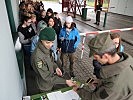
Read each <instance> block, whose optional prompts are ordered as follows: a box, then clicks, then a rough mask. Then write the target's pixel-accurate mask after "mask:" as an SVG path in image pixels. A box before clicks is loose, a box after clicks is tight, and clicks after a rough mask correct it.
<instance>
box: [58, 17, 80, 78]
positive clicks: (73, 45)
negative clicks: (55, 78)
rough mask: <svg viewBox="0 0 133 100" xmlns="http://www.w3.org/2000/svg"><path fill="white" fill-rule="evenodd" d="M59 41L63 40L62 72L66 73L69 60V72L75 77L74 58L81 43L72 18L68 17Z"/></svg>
mask: <svg viewBox="0 0 133 100" xmlns="http://www.w3.org/2000/svg"><path fill="white" fill-rule="evenodd" d="M59 39H60V40H61V61H62V70H63V69H64V71H66V67H67V63H68V62H67V60H68V59H69V61H70V66H69V70H70V71H69V72H70V76H71V77H74V76H75V75H74V71H73V66H74V58H75V51H76V49H77V47H78V44H79V43H80V35H79V32H78V30H77V28H75V24H74V22H73V19H72V17H71V16H68V17H66V20H65V24H64V27H63V28H62V29H61V31H60V34H59Z"/></svg>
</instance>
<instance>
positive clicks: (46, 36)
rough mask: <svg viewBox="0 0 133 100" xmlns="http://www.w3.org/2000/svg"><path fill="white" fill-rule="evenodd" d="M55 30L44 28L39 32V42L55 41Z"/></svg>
mask: <svg viewBox="0 0 133 100" xmlns="http://www.w3.org/2000/svg"><path fill="white" fill-rule="evenodd" d="M55 34H56V33H55V30H54V29H53V28H51V27H46V28H44V29H43V30H41V31H40V34H39V40H48V41H54V40H55Z"/></svg>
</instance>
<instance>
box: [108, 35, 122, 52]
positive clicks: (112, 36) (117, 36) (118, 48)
mask: <svg viewBox="0 0 133 100" xmlns="http://www.w3.org/2000/svg"><path fill="white" fill-rule="evenodd" d="M110 37H111V39H112V40H113V39H115V38H119V45H118V47H117V48H116V49H117V51H120V45H121V37H120V35H119V34H118V33H111V34H110Z"/></svg>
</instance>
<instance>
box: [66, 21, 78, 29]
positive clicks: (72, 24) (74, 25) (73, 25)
mask: <svg viewBox="0 0 133 100" xmlns="http://www.w3.org/2000/svg"><path fill="white" fill-rule="evenodd" d="M64 27H65V28H67V26H66V22H65V23H64ZM74 27H75V28H76V23H74V22H72V23H71V27H70V29H73V28H74Z"/></svg>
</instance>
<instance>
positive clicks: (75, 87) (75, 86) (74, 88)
mask: <svg viewBox="0 0 133 100" xmlns="http://www.w3.org/2000/svg"><path fill="white" fill-rule="evenodd" d="M79 87H80V86H79V85H78V84H75V85H74V86H73V90H74V91H75V92H77V90H78V89H79Z"/></svg>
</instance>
